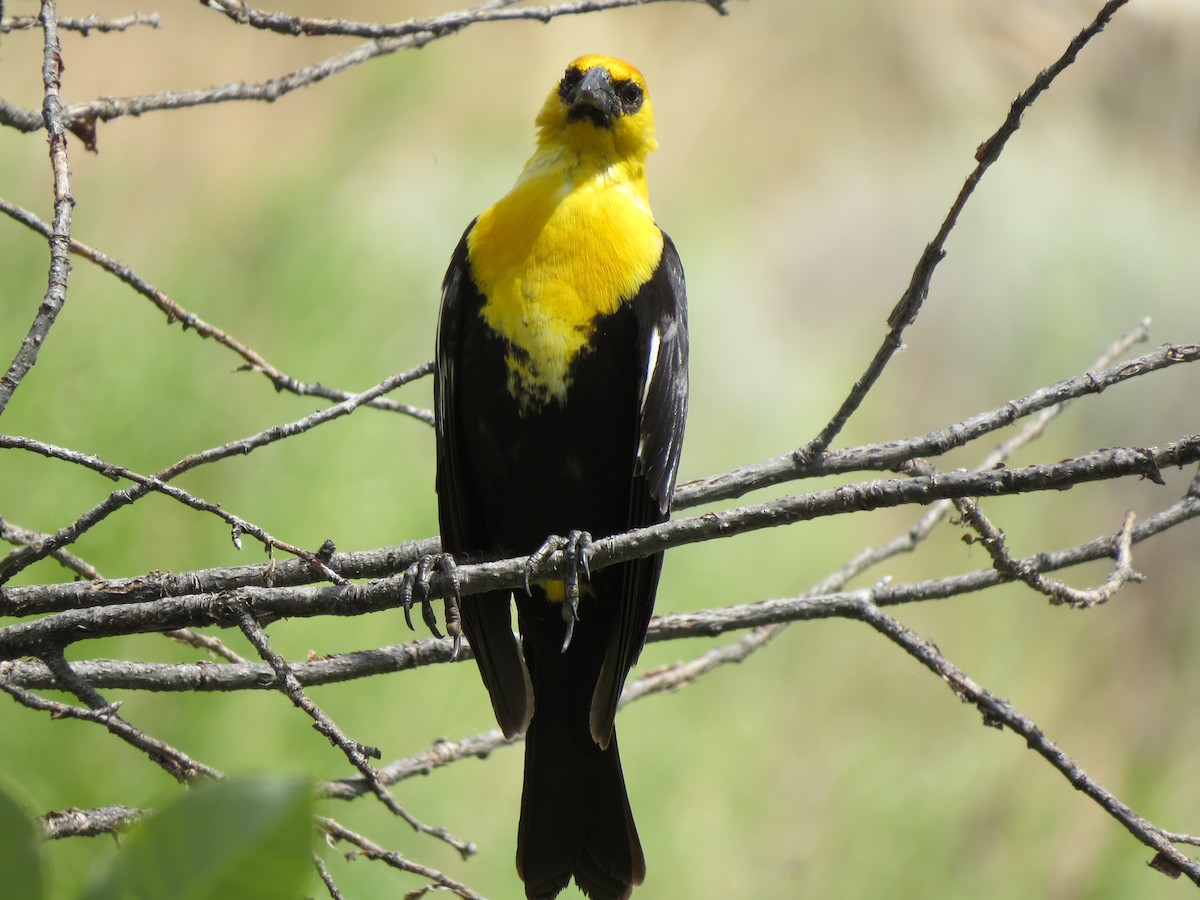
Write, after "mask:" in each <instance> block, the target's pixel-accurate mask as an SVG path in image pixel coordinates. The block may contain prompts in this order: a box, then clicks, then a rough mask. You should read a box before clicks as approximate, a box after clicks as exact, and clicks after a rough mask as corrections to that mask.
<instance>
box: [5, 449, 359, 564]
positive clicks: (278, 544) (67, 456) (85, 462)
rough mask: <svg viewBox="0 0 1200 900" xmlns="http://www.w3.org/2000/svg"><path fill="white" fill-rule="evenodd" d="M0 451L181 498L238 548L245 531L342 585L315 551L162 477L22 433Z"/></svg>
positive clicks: (47, 540)
mask: <svg viewBox="0 0 1200 900" xmlns="http://www.w3.org/2000/svg"><path fill="white" fill-rule="evenodd" d="M0 450H27V451H29V452H32V453H37V454H39V455H41V456H45V457H48V458H50V459H60V460H63V461H65V462H70V463H74V464H75V465H78V466H83V467H84V468H87V469H91V470H92V471H94V472H99V473H100V474H101V475H103V476H105V477H106V478H111V479H112V480H114V481H116V480H117V479H119V478H125V479H128V480H129V481H132V482H133V483H134V484H136V485H139V486H141V487H143V488H145V492H149V491H157V492H158V493H160V494H164V495H166V496H167V497H170V498H171V499H172V500H178V501H179V502H180V503H182V504H183V505H184V506H187V507H189V508H191V509H194V510H197V511H199V512H206V513H211V514H212V515H214V516H217V517H218V518H220V519H222V520H223V521H225V522H226V523H228V525H229V526H230V529H231V534H232V538H233V543H234V546H236V547H237V548H238V549H239V550H240V549H241V547H242V542H241V536H242V535H243V534H248V535H250V536H251V537H253V538H255V539H257V540H258V541H260V542H261V543H262V545H263V546H264V547H266V548H267V552H268V554H271V553H272V552H273V551H275V550H282V551H283V552H284V553H291V554H292V555H293V556H297V557H299V558H301V559H303V560H304V561H305V562H306V563H308V564H309V565H310V566H312V567H313V568H314V569H316V570H317V571H319V572H321V573H322V575H323V576H324V577H325V578H327V579H329V580H330V581H332V582H333V583H334V584H339V583H341V582H342V580H343V579H342V578H341V576H339V575H338V574H337V573H336V572H334V571H333V570H332V569H330V568H329V567H328V566H327V565H325V563H324V561H322V560H321V559H320V558H319V557H318V556H317V555H316V554H314V553H310V552H309V551H307V550H303V549H301V548H299V547H297V546H295V545H293V544H289V543H286V542H285V541H280V540H277V539H276V538H274V537H272V536H271V535H270V534H268V533H267V532H266V531H265V530H263V529H262V528H260V527H259V526H257V525H255V524H254V523H253V522H248V521H246V520H245V519H243V518H241V517H239V516H235V515H233V514H232V513H228V512H226V511H225V510H223V509H221V507H220V505H218V504H216V503H210V502H209V501H207V500H202V499H200V498H198V497H194V496H192V495H191V494H189V493H188V492H187V491H185V490H183V489H182V488H178V487H175V486H174V485H170V484H167V483H166V482H165V481H163V480H161V479H159V478H152V477H149V476H146V475H141V474H139V473H137V472H134V471H133V470H132V469H126V468H125V467H124V466H118V465H114V464H112V463H108V462H105V461H104V460H102V459H100V458H99V457H98V456H94V455H89V454H85V453H79V452H77V451H75V450H69V449H67V448H65V447H56V446H54V445H53V444H46V443H43V442H42V441H36V440H34V439H32V438H27V437H21V436H19V435H5V434H0ZM176 474H177V473H176ZM145 492H143V494H139V496H143V495H144V493H145ZM118 493H120V492H118ZM134 499H137V498H136V497H133V498H132V499H131V500H129V501H127V502H132V500H134ZM81 533H82V532H81ZM76 537H78V536H76ZM55 542H56V536H54V535H42V536H41V537H39V538H37V539H36V540H29V541H24V542H23V543H24V545H25V546H26V547H44V546H46V545H52V544H55ZM56 552H62V551H56ZM12 556H14V557H15V556H17V554H12ZM0 571H3V563H2V562H0Z"/></svg>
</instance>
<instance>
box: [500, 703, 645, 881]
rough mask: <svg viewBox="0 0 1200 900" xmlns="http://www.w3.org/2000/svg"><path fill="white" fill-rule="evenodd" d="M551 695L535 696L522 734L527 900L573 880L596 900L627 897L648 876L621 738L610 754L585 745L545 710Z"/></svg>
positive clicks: (520, 844) (521, 862) (521, 865)
mask: <svg viewBox="0 0 1200 900" xmlns="http://www.w3.org/2000/svg"><path fill="white" fill-rule="evenodd" d="M539 687H540V685H539ZM547 693H548V692H547V691H543V690H538V691H537V703H538V704H539V706H536V707H535V709H534V716H533V721H532V723H531V724H530V726H529V731H528V732H527V734H526V736H525V788H524V791H523V792H522V794H521V824H520V827H519V828H518V831H517V871H518V872H519V873H520V875H521V879H522V880H523V881H524V882H525V895H526V897H528V898H529V900H551V898H553V897H555V896H557V895H558V892H559V891H561V890H563V888H565V887H566V886H567V884H568V883H569V882H570V880H571V878H572V877H574V879H575V884H576V885H578V886H579V889H580V890H581V891H583V893H584V894H585V895H586V896H588V897H590V898H592V900H625V898H627V897H629V895H630V894H631V893H632V892H633V887H634V885H638V884H641V883H642V880H643V879H644V878H645V877H646V860H645V857H643V856H642V845H641V842H640V841H639V840H638V834H637V827H636V826H635V825H634V823H633V812H632V811H631V810H630V808H629V796H628V794H627V793H626V791H625V778H624V776H623V775H622V773H621V757H620V756H619V755H618V753H617V736H616V733H615V732H614V733H613V736H612V740H611V741H610V742H609V745H608V749H606V750H601V749H600V747H599V746H597V745H596V744H595V742H593V741H592V740H591V739H590V736H589V737H588V738H587V739H585V740H581V739H580V737H579V735H577V734H572V733H571V731H570V730H569V725H568V724H567V721H566V716H563V715H556V714H554V713H551V712H550V711H549V710H548V709H546V707H547V706H549V704H548V703H547V702H546V701H547V700H548V699H550V698H549V697H547ZM539 710H540V711H541V713H539ZM554 712H555V713H556V712H558V711H557V710H555V711H554Z"/></svg>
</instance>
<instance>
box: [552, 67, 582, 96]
mask: <svg viewBox="0 0 1200 900" xmlns="http://www.w3.org/2000/svg"><path fill="white" fill-rule="evenodd" d="M581 81H583V73H582V72H580V71H579V70H578V69H576V68H575V67H573V66H572V67H571V68H570V69H567V71H566V72H565V73H564V74H563V77H562V81H560V82H559V83H558V93H559V96H560V97H563V98H566V97H567V96H568V95H569V94H570V93H571V92H572V91H573V90H575V88H576V87H578V86H579V82H581Z"/></svg>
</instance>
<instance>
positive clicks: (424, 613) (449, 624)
mask: <svg viewBox="0 0 1200 900" xmlns="http://www.w3.org/2000/svg"><path fill="white" fill-rule="evenodd" d="M438 572H440V573H441V574H443V575H445V576H446V578H448V579H449V580H450V586H451V589H452V590H453V595H452V596H450V597H447V598H446V609H445V620H446V632H447V634H449V635H450V637H452V638H454V654H453V655H454V657H457V656H458V651H459V648H461V647H462V624H461V623H462V616H461V613H460V612H459V601H461V600H462V596H461V594H460V593H459V587H458V565H457V564H456V563H455V562H454V557H453V556H451V555H450V554H449V553H427V554H426V555H424V556H422V557H421V558H420V559H418V560H417V561H416V562H415V563H413V564H412V565H411V566H409V567H408V568H407V569H405V570H404V574H403V575H401V576H400V578H401V585H400V600H401V603H402V604H403V605H404V621H405V623H406V624H407V625H408V628H409V630H410V631H411V630H413V622H412V608H413V604H414V603H420V604H421V618H422V619H423V620H424V622H425V625H426V626H427V627H428V628H429V630H430V631H431V632H433V635H434V637H438V638H440V637H442V633H441V632H440V631H438V627H437V614H436V613H435V612H434V611H433V598H431V597H430V596H429V585H430V582H431V581H432V580H433V576H434V575H435V574H436V573H438Z"/></svg>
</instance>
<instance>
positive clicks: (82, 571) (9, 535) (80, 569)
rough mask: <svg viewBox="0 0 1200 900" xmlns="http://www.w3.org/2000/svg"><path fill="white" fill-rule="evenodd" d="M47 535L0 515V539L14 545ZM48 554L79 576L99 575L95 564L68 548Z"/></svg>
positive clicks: (92, 577)
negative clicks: (13, 522)
mask: <svg viewBox="0 0 1200 900" xmlns="http://www.w3.org/2000/svg"><path fill="white" fill-rule="evenodd" d="M48 537H49V535H48V534H45V533H44V532H41V531H32V530H30V529H28V528H22V527H21V526H20V525H14V524H12V522H6V521H5V520H4V519H3V518H2V517H0V541H6V542H7V543H9V544H12V545H13V546H16V547H24V546H27V545H28V544H33V543H36V542H37V541H43V540H45V539H46V538H48ZM50 555H51V556H52V557H53V558H54V560H55V562H57V563H58V564H59V565H61V566H63V568H66V569H69V570H71V571H72V572H74V573H75V574H76V575H78V576H80V577H81V578H86V579H88V580H89V581H90V580H95V579H98V578H99V577H100V572H99V571H98V570H97V569H96V567H95V566H93V565H92V564H91V563H89V562H88V561H87V560H86V559H83V558H82V557H79V556H76V555H75V554H74V553H71V552H70V551H69V550H55V551H54V552H53V553H52V554H50ZM0 608H3V604H2V602H0Z"/></svg>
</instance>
